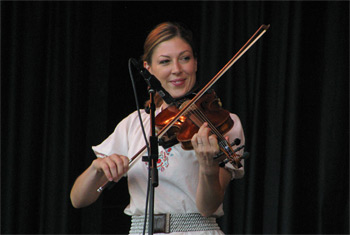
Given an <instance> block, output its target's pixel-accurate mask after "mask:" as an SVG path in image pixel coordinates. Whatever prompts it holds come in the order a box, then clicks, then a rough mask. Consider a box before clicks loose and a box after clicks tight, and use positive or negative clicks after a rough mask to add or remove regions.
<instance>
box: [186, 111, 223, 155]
mask: <svg viewBox="0 0 350 235" xmlns="http://www.w3.org/2000/svg"><path fill="white" fill-rule="evenodd" d="M190 112H191V113H192V114H193V115H195V116H196V117H197V118H198V119H199V120H200V121H202V123H201V124H203V123H204V122H207V123H208V126H209V127H210V130H211V132H212V133H213V134H215V135H216V136H217V137H218V138H219V142H218V144H219V146H220V147H221V148H223V149H225V150H227V148H225V146H227V144H226V145H225V143H227V141H226V139H225V138H224V137H223V136H222V135H221V133H220V132H219V131H218V130H217V128H216V127H215V126H214V125H213V124H212V122H211V121H210V120H209V119H208V118H207V116H206V115H204V114H203V112H202V111H201V110H200V109H199V108H198V107H197V106H196V105H192V106H191V107H190ZM228 149H230V148H228Z"/></svg>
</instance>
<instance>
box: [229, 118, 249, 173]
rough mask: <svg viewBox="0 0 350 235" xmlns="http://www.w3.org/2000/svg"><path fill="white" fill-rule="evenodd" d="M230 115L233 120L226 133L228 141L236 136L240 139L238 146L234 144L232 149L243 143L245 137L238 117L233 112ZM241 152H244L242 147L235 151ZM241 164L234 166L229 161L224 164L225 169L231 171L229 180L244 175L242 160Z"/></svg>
mask: <svg viewBox="0 0 350 235" xmlns="http://www.w3.org/2000/svg"><path fill="white" fill-rule="evenodd" d="M230 116H231V118H232V120H233V127H232V128H231V130H230V131H229V132H228V133H227V134H226V135H228V136H229V140H230V141H233V140H234V139H236V138H238V139H240V140H241V143H240V144H239V145H238V146H234V149H235V148H238V147H240V146H243V145H244V144H245V137H244V131H243V127H242V123H241V120H240V119H239V117H238V116H237V115H236V114H233V113H231V114H230ZM243 152H244V148H243V149H241V150H239V151H238V152H236V153H237V154H238V155H240V156H241V155H242V154H243ZM241 164H242V166H241V167H240V168H236V167H234V166H233V165H232V164H231V163H230V162H229V163H226V164H225V169H227V170H228V171H229V172H230V173H231V180H232V179H239V178H242V177H243V176H244V160H241Z"/></svg>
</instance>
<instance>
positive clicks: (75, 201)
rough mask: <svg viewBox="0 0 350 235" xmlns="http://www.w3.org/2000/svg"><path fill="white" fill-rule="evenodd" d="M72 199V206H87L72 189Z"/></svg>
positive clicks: (77, 207)
mask: <svg viewBox="0 0 350 235" xmlns="http://www.w3.org/2000/svg"><path fill="white" fill-rule="evenodd" d="M70 201H71V203H72V206H73V207H74V208H76V209H79V208H83V207H85V206H86V205H84V204H83V203H82V201H81V200H79V198H78V197H77V196H76V195H75V194H74V192H73V191H71V193H70Z"/></svg>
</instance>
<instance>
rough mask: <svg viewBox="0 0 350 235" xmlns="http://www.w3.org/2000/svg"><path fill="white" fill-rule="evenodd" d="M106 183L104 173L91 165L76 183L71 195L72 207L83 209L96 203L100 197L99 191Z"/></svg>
mask: <svg viewBox="0 0 350 235" xmlns="http://www.w3.org/2000/svg"><path fill="white" fill-rule="evenodd" d="M106 181H107V178H106V176H105V175H104V173H103V172H98V171H97V170H96V169H94V168H93V167H92V165H91V166H90V167H89V168H87V169H86V170H85V171H84V172H83V173H82V174H81V175H80V176H79V177H78V178H77V179H76V181H75V182H74V185H73V187H72V190H71V193H70V198H71V202H72V205H73V206H74V207H75V208H81V207H85V206H88V205H90V204H92V203H93V202H95V201H96V200H97V199H98V197H99V196H100V193H99V192H97V189H98V188H99V187H100V186H101V185H102V184H104V183H105V182H106Z"/></svg>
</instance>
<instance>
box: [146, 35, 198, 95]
mask: <svg viewBox="0 0 350 235" xmlns="http://www.w3.org/2000/svg"><path fill="white" fill-rule="evenodd" d="M144 66H145V68H146V69H147V70H148V71H149V72H150V73H151V74H153V75H154V76H155V77H156V78H157V79H158V80H159V81H160V83H161V84H162V87H163V88H164V89H165V90H166V91H167V92H169V94H170V95H171V96H172V97H173V98H179V97H182V96H184V95H185V94H186V93H187V92H189V91H190V90H191V89H192V88H193V86H194V84H195V83H196V72H197V60H196V59H195V58H194V56H193V51H192V48H191V46H190V45H189V44H188V43H187V42H185V41H184V40H183V39H181V38H179V37H175V38H172V39H170V40H168V41H164V42H162V43H160V44H159V45H158V46H157V47H156V48H155V49H154V51H153V54H152V64H151V65H149V64H148V63H147V62H145V63H144Z"/></svg>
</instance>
